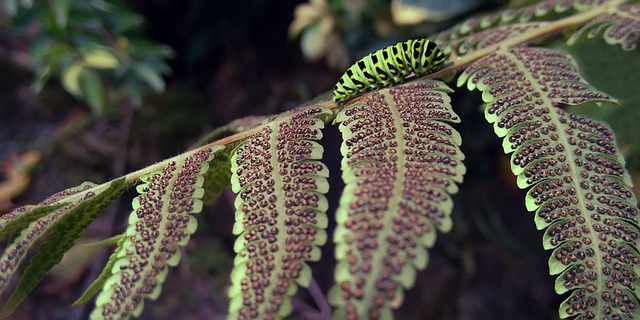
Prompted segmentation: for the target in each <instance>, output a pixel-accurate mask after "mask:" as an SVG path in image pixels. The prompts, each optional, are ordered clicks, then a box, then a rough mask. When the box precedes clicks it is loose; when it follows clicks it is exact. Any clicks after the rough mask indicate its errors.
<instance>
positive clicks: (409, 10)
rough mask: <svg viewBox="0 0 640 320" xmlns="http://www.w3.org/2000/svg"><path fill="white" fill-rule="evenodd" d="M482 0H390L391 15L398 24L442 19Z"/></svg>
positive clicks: (449, 17) (467, 9)
mask: <svg viewBox="0 0 640 320" xmlns="http://www.w3.org/2000/svg"><path fill="white" fill-rule="evenodd" d="M481 2H482V0H392V2H391V17H392V18H393V21H394V22H395V23H396V24H398V25H416V24H419V23H421V22H425V21H435V22H438V21H444V20H447V19H451V18H452V17H454V16H457V15H459V14H461V13H464V12H466V11H469V10H471V9H472V8H474V7H476V6H477V5H478V4H480V3H481Z"/></svg>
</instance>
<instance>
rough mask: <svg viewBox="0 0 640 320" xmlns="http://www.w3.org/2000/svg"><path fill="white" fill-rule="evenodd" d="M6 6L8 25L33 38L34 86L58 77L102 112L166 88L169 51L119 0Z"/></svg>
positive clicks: (12, 0) (10, 0)
mask: <svg viewBox="0 0 640 320" xmlns="http://www.w3.org/2000/svg"><path fill="white" fill-rule="evenodd" d="M4 6H5V10H6V12H7V13H8V15H9V16H10V17H11V23H10V25H11V27H12V30H11V31H12V32H13V33H14V34H21V33H24V34H26V35H27V36H29V37H32V39H33V40H32V45H31V57H32V64H33V71H34V73H35V75H36V80H35V89H36V90H37V91H40V90H41V89H42V88H43V86H44V85H45V84H46V83H47V82H48V81H49V80H50V79H51V78H52V77H54V78H59V79H60V81H61V83H62V85H63V86H64V88H65V89H66V90H67V91H68V92H69V93H71V94H73V95H74V96H75V97H76V98H78V99H80V100H84V101H85V102H86V103H87V104H88V105H89V107H90V108H91V109H92V111H93V113H94V114H96V115H100V114H103V113H104V112H105V108H106V107H107V106H110V105H113V106H118V105H121V104H122V103H132V104H133V105H135V106H139V105H141V104H142V98H143V97H144V95H145V94H146V93H147V92H149V91H150V90H152V91H155V92H161V91H163V90H164V87H165V83H164V80H163V79H162V75H166V74H168V73H169V72H170V69H169V67H168V65H167V63H166V59H168V58H170V57H171V56H172V55H173V51H172V50H171V49H170V48H169V47H167V46H165V45H160V44H156V43H154V42H152V41H150V40H149V39H147V38H146V37H145V36H143V35H142V33H141V28H142V24H143V22H144V19H143V18H142V16H140V15H138V14H135V13H133V12H132V11H130V10H129V9H127V8H125V7H123V6H121V5H120V4H119V3H118V2H117V0H109V1H103V0H89V1H85V0H52V1H36V2H32V1H25V0H5V1H4Z"/></svg>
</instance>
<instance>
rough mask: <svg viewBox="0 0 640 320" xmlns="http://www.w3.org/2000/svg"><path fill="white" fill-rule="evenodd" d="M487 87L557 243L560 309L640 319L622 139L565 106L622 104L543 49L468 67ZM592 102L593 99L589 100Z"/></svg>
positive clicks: (522, 183)
mask: <svg viewBox="0 0 640 320" xmlns="http://www.w3.org/2000/svg"><path fill="white" fill-rule="evenodd" d="M465 82H466V84H467V86H468V87H469V88H472V89H473V88H478V89H479V90H481V91H483V95H482V96H483V99H484V101H485V102H486V105H485V117H486V118H487V121H488V122H490V123H493V124H494V129H495V132H496V134H497V135H498V136H499V137H504V140H503V147H504V151H505V152H506V153H511V152H513V154H512V156H511V169H512V171H513V173H514V174H515V175H516V176H517V181H518V186H519V187H520V188H529V191H528V192H527V196H526V200H525V203H526V205H527V209H528V210H530V211H535V222H536V225H537V227H538V228H539V229H544V230H545V234H544V236H543V244H544V248H545V249H553V250H554V251H553V253H552V254H551V257H550V258H549V273H550V274H553V275H555V274H559V276H558V278H557V279H556V285H555V288H556V292H557V293H558V294H564V293H566V292H570V295H569V297H568V298H567V299H566V300H565V301H564V302H563V303H562V304H561V306H560V312H559V313H560V316H561V317H562V318H566V317H578V318H581V319H582V318H585V319H586V318H593V319H605V318H607V319H614V318H616V319H637V318H638V316H639V315H640V312H639V310H638V309H639V304H638V296H637V292H638V291H637V288H639V287H640V277H639V274H638V273H639V270H640V254H639V252H638V247H637V238H638V234H640V228H639V227H638V208H637V200H636V199H635V196H634V194H633V193H632V191H631V179H630V177H629V175H628V173H627V172H626V170H625V168H624V158H623V157H622V155H621V154H620V152H619V151H618V148H617V146H616V143H615V137H614V136H613V133H612V132H611V131H610V129H609V128H608V127H607V126H606V125H603V124H601V123H598V122H596V121H593V120H589V119H586V118H584V117H582V116H578V115H573V114H568V113H566V112H565V111H564V110H562V109H561V108H558V107H557V106H559V105H565V104H569V105H584V104H585V103H587V102H603V101H607V102H615V100H613V99H611V98H610V97H608V96H607V95H606V94H604V93H602V92H599V91H597V90H595V89H594V88H592V87H591V86H590V85H589V84H588V83H586V81H585V80H584V79H582V77H581V76H580V74H579V73H578V69H577V67H576V65H575V61H573V59H572V58H571V57H570V56H568V55H566V54H564V53H562V52H559V51H555V50H549V49H541V48H506V49H503V50H500V51H498V52H496V53H494V54H493V55H490V56H487V57H485V58H483V59H480V60H478V61H476V62H474V63H472V64H471V65H469V66H468V67H467V69H466V70H465V71H464V72H463V73H462V75H460V78H459V79H458V84H459V85H463V84H464V83H465ZM583 107H584V106H583Z"/></svg>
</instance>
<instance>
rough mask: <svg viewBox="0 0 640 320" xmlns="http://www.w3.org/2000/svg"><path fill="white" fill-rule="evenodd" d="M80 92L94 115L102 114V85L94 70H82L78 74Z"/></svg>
mask: <svg viewBox="0 0 640 320" xmlns="http://www.w3.org/2000/svg"><path fill="white" fill-rule="evenodd" d="M79 80H80V90H81V91H82V95H83V96H84V98H85V99H86V101H87V103H88V104H89V107H90V108H91V110H93V112H94V113H95V114H102V111H103V110H104V85H103V83H102V79H101V78H100V75H99V74H98V72H96V71H95V70H92V69H89V68H83V69H82V71H81V72H80V77H79Z"/></svg>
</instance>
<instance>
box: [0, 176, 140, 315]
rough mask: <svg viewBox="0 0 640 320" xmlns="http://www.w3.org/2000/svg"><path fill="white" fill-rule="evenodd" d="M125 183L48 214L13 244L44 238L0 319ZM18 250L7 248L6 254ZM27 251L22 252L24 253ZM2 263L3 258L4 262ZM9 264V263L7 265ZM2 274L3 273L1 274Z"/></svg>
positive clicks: (31, 243) (28, 290) (111, 200)
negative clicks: (48, 215)
mask: <svg viewBox="0 0 640 320" xmlns="http://www.w3.org/2000/svg"><path fill="white" fill-rule="evenodd" d="M127 187H128V185H127V184H126V183H125V179H124V178H121V179H118V180H116V181H114V182H112V183H111V184H110V186H109V187H108V188H106V189H104V190H102V191H96V192H99V193H97V194H95V193H93V192H89V193H86V194H85V195H84V197H83V198H82V199H80V200H79V202H78V203H77V204H76V205H74V206H71V207H69V206H67V207H63V208H62V209H59V211H57V212H54V213H51V214H50V215H51V216H50V217H47V216H45V217H43V218H41V219H40V220H37V221H34V222H32V224H31V226H30V227H29V228H27V229H25V230H24V231H23V232H22V233H21V234H20V236H18V238H16V239H15V240H14V243H17V244H21V243H25V244H29V245H33V243H34V240H35V239H37V238H40V237H43V236H45V241H44V243H43V244H42V245H41V246H40V247H39V248H38V249H37V253H36V254H35V255H34V256H33V257H32V258H31V261H30V262H29V265H28V266H27V267H26V269H25V270H24V272H23V273H22V275H21V278H20V281H19V282H18V285H17V287H16V288H15V290H14V291H13V293H12V294H11V296H10V297H9V299H8V301H7V303H6V304H5V305H4V308H3V309H2V312H1V313H0V317H7V316H8V315H10V314H11V313H13V311H14V310H15V309H16V308H17V307H18V306H19V305H20V303H22V301H23V300H24V298H26V296H27V295H28V294H29V292H31V291H32V290H33V288H34V287H35V286H36V284H38V282H40V280H42V278H43V277H44V275H45V274H46V273H47V272H48V271H49V270H50V269H51V268H52V267H53V266H54V265H56V264H57V263H58V262H60V260H61V259H62V256H63V255H64V253H65V252H66V251H67V250H69V249H70V248H71V247H72V246H73V244H74V243H75V241H76V240H78V239H79V238H80V237H82V234H83V233H84V230H85V229H86V228H87V226H89V224H90V223H91V222H92V221H93V220H95V218H97V217H98V216H99V215H100V214H101V213H102V212H103V211H104V209H105V208H106V207H107V206H108V205H109V204H111V202H113V200H115V199H116V197H117V196H119V195H120V194H121V193H122V192H124V191H125V190H126V189H127ZM16 249H20V248H19V246H18V247H13V248H12V247H9V248H7V250H16ZM26 249H28V248H22V250H23V251H24V250H26ZM9 255H11V254H9ZM2 261H4V256H3V260H2ZM9 263H10V262H9ZM1 271H2V272H3V273H4V270H1Z"/></svg>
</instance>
